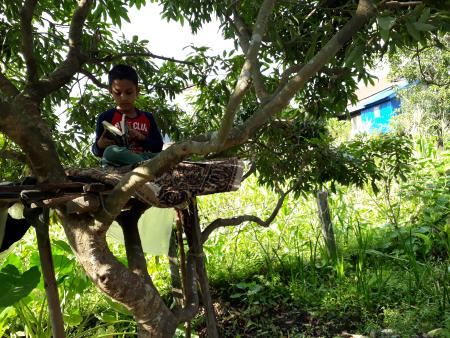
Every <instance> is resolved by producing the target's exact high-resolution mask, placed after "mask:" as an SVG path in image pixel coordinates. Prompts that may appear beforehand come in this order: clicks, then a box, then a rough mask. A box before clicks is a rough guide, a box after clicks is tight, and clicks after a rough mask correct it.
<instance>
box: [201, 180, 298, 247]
mask: <svg viewBox="0 0 450 338" xmlns="http://www.w3.org/2000/svg"><path fill="white" fill-rule="evenodd" d="M291 191H292V189H289V190H288V191H286V192H283V191H280V198H279V199H278V202H277V205H276V206H275V208H274V209H273V211H272V214H271V215H270V216H269V218H267V219H266V220H265V221H263V220H262V219H261V218H259V217H257V216H254V215H241V216H236V217H231V218H218V219H216V220H214V221H213V222H212V223H210V224H209V225H208V226H207V227H206V228H205V230H203V231H202V238H201V242H202V244H203V243H205V242H206V240H207V239H208V237H209V235H211V233H212V232H213V231H214V230H216V229H218V228H221V227H228V226H236V225H239V224H242V223H244V222H254V223H256V224H259V225H260V226H262V227H265V228H267V227H268V226H269V225H270V223H272V222H273V220H274V219H275V217H277V215H278V212H279V211H280V209H281V207H282V206H283V203H284V200H285V199H286V196H287V195H288V194H289V193H290V192H291Z"/></svg>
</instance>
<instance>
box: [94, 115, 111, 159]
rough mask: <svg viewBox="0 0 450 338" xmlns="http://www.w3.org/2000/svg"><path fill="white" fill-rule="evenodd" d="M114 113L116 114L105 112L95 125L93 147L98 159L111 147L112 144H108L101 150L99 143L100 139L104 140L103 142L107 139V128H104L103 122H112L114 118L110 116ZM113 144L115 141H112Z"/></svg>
mask: <svg viewBox="0 0 450 338" xmlns="http://www.w3.org/2000/svg"><path fill="white" fill-rule="evenodd" d="M113 112H114V110H108V111H105V112H103V113H101V114H100V115H99V116H98V118H97V122H96V125H95V142H94V144H93V145H92V153H93V154H94V155H96V156H98V157H102V156H103V151H104V150H105V148H106V146H108V145H110V144H108V145H106V146H105V147H102V148H101V147H99V145H98V143H99V140H100V139H102V140H104V139H106V136H105V128H104V127H103V124H102V122H103V121H108V122H110V121H109V120H111V118H112V116H110V115H111V114H112V113H113ZM111 142H112V143H111V144H114V141H111Z"/></svg>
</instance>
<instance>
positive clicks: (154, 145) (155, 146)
mask: <svg viewBox="0 0 450 338" xmlns="http://www.w3.org/2000/svg"><path fill="white" fill-rule="evenodd" d="M108 82H109V92H110V93H111V95H112V97H113V99H114V101H115V103H116V108H113V109H110V110H107V111H105V112H103V113H101V114H100V115H99V116H98V118H97V125H96V129H95V143H94V144H93V146H92V152H93V153H94V155H96V156H99V157H102V165H112V166H124V165H129V164H135V163H137V162H141V161H145V160H148V159H150V158H152V157H153V156H155V153H159V152H160V151H161V150H162V146H163V141H162V137H161V134H160V132H159V130H158V126H157V125H156V122H155V119H154V118H153V115H152V114H151V113H149V112H144V111H141V110H138V109H137V108H136V107H135V106H134V102H135V100H136V98H137V96H138V94H139V86H138V75H137V73H136V71H135V70H134V69H133V68H132V67H130V66H128V65H123V64H119V65H116V66H114V67H113V68H112V69H111V70H110V71H109V73H108ZM104 121H107V122H109V123H111V124H112V125H113V126H114V127H116V128H118V129H119V130H120V132H122V133H123V134H124V135H123V137H122V139H123V141H124V143H125V144H124V145H123V144H118V143H117V141H116V140H114V138H113V137H111V134H109V132H108V131H107V130H106V129H105V127H104V125H103V122H104Z"/></svg>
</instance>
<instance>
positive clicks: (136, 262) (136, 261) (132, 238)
mask: <svg viewBox="0 0 450 338" xmlns="http://www.w3.org/2000/svg"><path fill="white" fill-rule="evenodd" d="M145 209H147V206H146V205H144V204H142V203H140V202H137V203H136V204H135V205H134V206H133V207H132V208H131V209H130V210H126V211H123V212H122V213H121V214H120V216H119V217H118V218H117V221H118V222H119V224H120V226H121V227H122V231H123V236H124V239H125V249H126V253H127V259H128V268H129V269H131V271H133V272H134V273H135V274H137V275H138V276H140V277H141V278H142V279H143V280H144V281H145V282H146V283H148V284H150V285H153V283H152V280H151V278H150V276H149V274H148V271H147V262H146V260H145V254H144V250H143V249H142V243H141V237H140V235H139V230H138V226H137V224H138V220H139V217H141V215H142V213H143V212H144V211H145Z"/></svg>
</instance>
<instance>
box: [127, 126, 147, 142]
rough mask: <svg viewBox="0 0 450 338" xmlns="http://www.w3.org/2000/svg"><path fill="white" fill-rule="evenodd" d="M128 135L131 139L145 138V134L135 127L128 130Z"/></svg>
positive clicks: (142, 139) (139, 139)
mask: <svg viewBox="0 0 450 338" xmlns="http://www.w3.org/2000/svg"><path fill="white" fill-rule="evenodd" d="M128 137H129V138H130V139H131V140H133V141H144V140H145V135H144V134H141V133H140V132H138V131H137V130H135V129H129V130H128Z"/></svg>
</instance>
